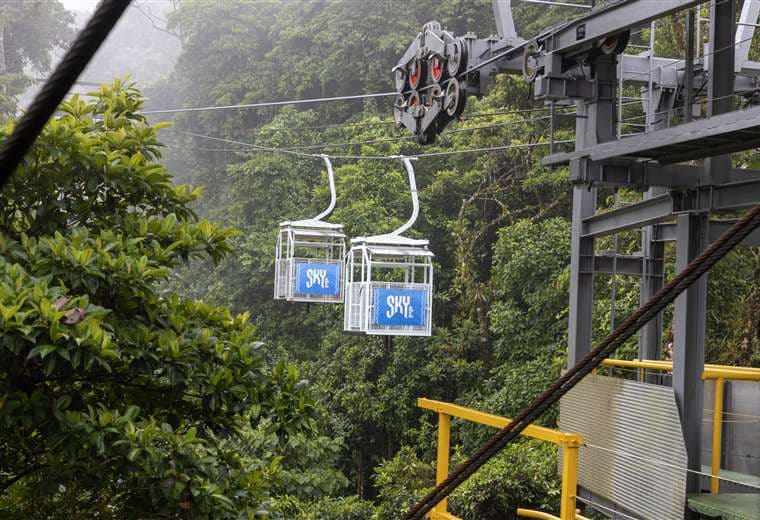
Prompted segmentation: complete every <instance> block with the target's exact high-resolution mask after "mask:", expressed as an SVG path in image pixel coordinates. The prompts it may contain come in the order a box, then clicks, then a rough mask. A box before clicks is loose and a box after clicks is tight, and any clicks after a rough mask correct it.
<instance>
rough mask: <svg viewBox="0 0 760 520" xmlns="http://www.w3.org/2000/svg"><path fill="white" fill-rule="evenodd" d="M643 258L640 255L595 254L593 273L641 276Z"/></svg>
mask: <svg viewBox="0 0 760 520" xmlns="http://www.w3.org/2000/svg"><path fill="white" fill-rule="evenodd" d="M643 263H644V260H643V258H642V257H641V256H640V255H617V257H615V256H612V255H597V256H595V257H594V262H593V265H594V273H598V274H613V273H614V274H622V275H628V276H641V273H642V272H643V267H642V266H643Z"/></svg>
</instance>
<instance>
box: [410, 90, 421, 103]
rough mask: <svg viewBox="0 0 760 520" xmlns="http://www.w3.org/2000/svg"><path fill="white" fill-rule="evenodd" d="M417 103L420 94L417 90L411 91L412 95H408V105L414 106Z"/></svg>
mask: <svg viewBox="0 0 760 520" xmlns="http://www.w3.org/2000/svg"><path fill="white" fill-rule="evenodd" d="M419 104H420V95H419V94H418V93H417V92H412V95H411V96H409V106H410V107H416V106H417V105H419Z"/></svg>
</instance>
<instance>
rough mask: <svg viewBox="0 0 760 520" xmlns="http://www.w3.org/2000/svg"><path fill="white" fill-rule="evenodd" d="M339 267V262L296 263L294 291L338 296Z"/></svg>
mask: <svg viewBox="0 0 760 520" xmlns="http://www.w3.org/2000/svg"><path fill="white" fill-rule="evenodd" d="M340 267H341V265H340V264H306V263H300V264H296V293H298V294H310V295H320V296H338V295H339V294H340Z"/></svg>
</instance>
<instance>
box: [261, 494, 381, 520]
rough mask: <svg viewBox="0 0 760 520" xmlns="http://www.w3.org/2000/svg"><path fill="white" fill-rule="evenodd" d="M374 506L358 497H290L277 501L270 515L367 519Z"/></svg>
mask: <svg viewBox="0 0 760 520" xmlns="http://www.w3.org/2000/svg"><path fill="white" fill-rule="evenodd" d="M374 511H375V506H374V505H373V504H372V502H370V501H367V500H362V499H360V498H358V497H338V498H323V499H321V500H316V501H310V502H303V501H299V500H296V499H293V498H291V497H285V498H283V499H280V500H278V501H277V503H276V504H275V507H274V512H273V515H272V517H273V518H275V519H278V520H279V519H283V520H285V519H288V520H367V519H368V518H373V514H374Z"/></svg>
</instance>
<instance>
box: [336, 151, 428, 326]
mask: <svg viewBox="0 0 760 520" xmlns="http://www.w3.org/2000/svg"><path fill="white" fill-rule="evenodd" d="M404 165H405V166H406V169H407V172H408V173H409V184H410V187H411V191H412V203H413V212H412V216H411V218H410V219H409V221H408V222H407V223H406V224H404V225H403V226H401V227H400V228H399V229H397V230H396V231H394V232H393V233H389V234H386V235H377V236H371V237H359V238H355V239H353V240H352V241H351V250H350V251H349V253H348V256H347V258H346V298H345V306H344V327H343V328H344V330H345V331H346V332H349V333H355V334H376V335H387V336H393V335H396V336H397V335H402V336H430V333H431V329H432V311H433V257H434V255H433V253H432V252H431V251H430V250H428V241H427V240H417V239H412V238H407V237H404V236H402V235H401V233H403V232H404V231H406V230H407V229H409V228H410V227H411V226H412V224H413V223H414V221H415V220H416V219H417V215H418V213H419V202H418V198H417V187H416V183H415V179H414V170H413V169H412V165H411V162H410V160H409V159H407V158H404Z"/></svg>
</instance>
